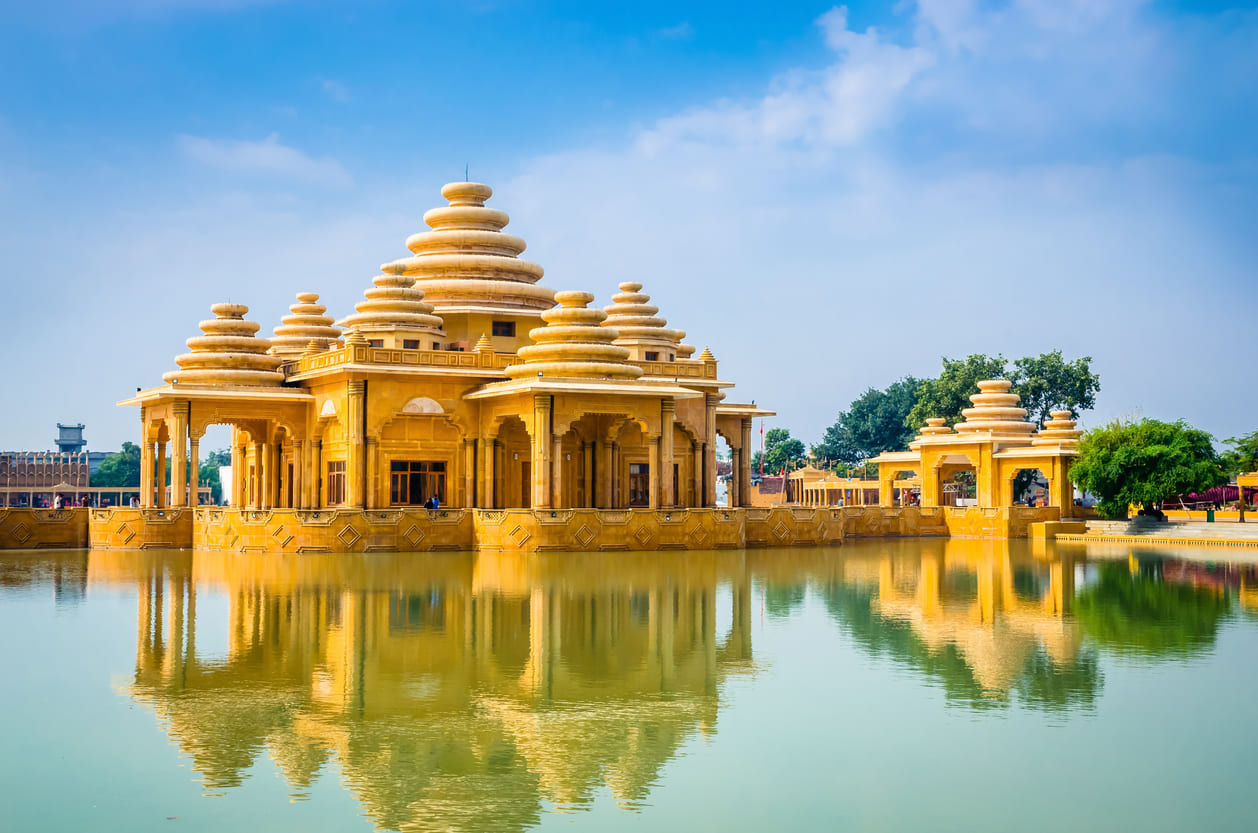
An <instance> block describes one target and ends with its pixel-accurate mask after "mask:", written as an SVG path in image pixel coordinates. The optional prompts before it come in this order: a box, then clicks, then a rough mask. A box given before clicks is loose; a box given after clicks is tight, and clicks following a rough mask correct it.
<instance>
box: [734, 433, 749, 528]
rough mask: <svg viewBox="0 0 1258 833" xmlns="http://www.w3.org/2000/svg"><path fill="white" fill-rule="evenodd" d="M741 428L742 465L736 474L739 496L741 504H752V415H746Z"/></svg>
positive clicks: (740, 458)
mask: <svg viewBox="0 0 1258 833" xmlns="http://www.w3.org/2000/svg"><path fill="white" fill-rule="evenodd" d="M739 428H741V429H742V430H741V432H740V433H741V435H742V436H741V438H740V442H741V443H742V446H743V449H742V451H743V453H742V456H741V457H739V460H740V461H741V465H740V466H739V467H738V469H737V471H736V473H735V476H736V477H737V478H738V497H739V500H740V503H739V504H738V505H739V506H750V505H751V417H744V418H743V421H742V423H741V424H740V425H739Z"/></svg>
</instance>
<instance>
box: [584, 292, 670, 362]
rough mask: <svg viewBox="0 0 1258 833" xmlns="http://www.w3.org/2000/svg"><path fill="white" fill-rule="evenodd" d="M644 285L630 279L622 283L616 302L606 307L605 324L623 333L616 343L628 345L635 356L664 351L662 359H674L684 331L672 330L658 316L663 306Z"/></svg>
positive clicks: (613, 297) (639, 357) (643, 357)
mask: <svg viewBox="0 0 1258 833" xmlns="http://www.w3.org/2000/svg"><path fill="white" fill-rule="evenodd" d="M641 289H642V284H640V283H636V282H634V281H628V282H626V283H622V284H621V285H620V292H619V293H617V294H616V295H613V296H612V301H614V302H615V303H613V304H611V305H610V306H606V307H603V311H604V312H606V313H607V319H606V320H605V321H603V326H604V327H611V328H612V329H614V330H615V331H616V332H618V333H620V337H619V338H617V339H616V343H617V344H619V345H622V346H624V347H628V348H629V351H630V355H632V356H633V358H635V359H638V360H642V359H645V358H646V357H645V356H644V355H642V354H643V352H645V351H646V350H650V351H652V352H660V353H664V354H665V355H661V356H660V358H661V359H663V360H665V361H671V360H672V359H673V358H675V357H676V355H677V348H678V347H679V346H680V345H681V340H682V339H683V338H685V337H686V333H685V331H684V330H670V329H668V328H667V327H666V326H665V325H666V324H667V323H668V322H667V321H665V320H664V319H663V318H659V317H657V316H656V313H657V312H659V311H660V309H659V307H657V306H654V305H652V304H651V303H650V301H651V296H650V295H647V294H646V293H645V292H642V291H641Z"/></svg>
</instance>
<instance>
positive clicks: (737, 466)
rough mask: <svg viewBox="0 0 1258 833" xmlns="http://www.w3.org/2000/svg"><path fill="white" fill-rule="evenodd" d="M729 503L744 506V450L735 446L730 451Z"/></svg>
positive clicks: (732, 505)
mask: <svg viewBox="0 0 1258 833" xmlns="http://www.w3.org/2000/svg"><path fill="white" fill-rule="evenodd" d="M730 455H731V457H730V462H731V463H732V465H731V466H730V475H729V505H730V506H731V507H735V506H742V505H743V498H742V485H743V484H742V479H743V450H742V449H741V448H735V449H733V450H732V451H731V452H730Z"/></svg>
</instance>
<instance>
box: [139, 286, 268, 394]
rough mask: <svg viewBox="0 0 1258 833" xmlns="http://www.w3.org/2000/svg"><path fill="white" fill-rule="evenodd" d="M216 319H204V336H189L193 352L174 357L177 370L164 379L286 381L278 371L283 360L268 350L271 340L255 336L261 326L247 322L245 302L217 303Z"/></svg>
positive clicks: (182, 382) (214, 382) (193, 382)
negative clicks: (245, 318) (177, 366)
mask: <svg viewBox="0 0 1258 833" xmlns="http://www.w3.org/2000/svg"><path fill="white" fill-rule="evenodd" d="M210 311H211V312H213V313H214V314H215V315H216V316H218V317H217V318H212V319H210V320H208V321H202V322H201V324H200V325H199V326H200V327H201V332H203V333H205V335H203V336H194V337H193V338H190V339H188V349H190V350H191V351H192V352H191V353H184V354H183V355H180V356H176V357H175V364H177V365H179V369H178V370H172V371H170V372H169V373H166V374H163V376H162V379H164V380H165V381H167V382H170V383H172V384H174V383H178V384H180V385H207V386H208V385H259V386H261V385H278V384H280V382H282V381H284V374H283V373H280V372H279V366H280V364H281V363H282V362H283V359H281V358H280V357H278V356H272V355H269V354H268V353H267V350H268V349H269V348H270V347H271V342H270V341H269V340H268V339H265V338H256V337H255V335H254V334H255V333H257V332H258V329H259V325H258V324H257V323H255V322H253V321H245V320H244V316H245V313H247V312H249V308H248V307H247V306H245V305H244V304H215V305H214V306H212V307H210Z"/></svg>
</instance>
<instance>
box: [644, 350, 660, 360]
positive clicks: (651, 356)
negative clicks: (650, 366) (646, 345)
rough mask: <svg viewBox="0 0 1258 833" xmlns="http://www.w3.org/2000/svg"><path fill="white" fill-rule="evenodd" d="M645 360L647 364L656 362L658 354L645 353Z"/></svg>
mask: <svg viewBox="0 0 1258 833" xmlns="http://www.w3.org/2000/svg"><path fill="white" fill-rule="evenodd" d="M646 360H647V361H649V362H658V361H659V360H660V354H659V353H653V352H651V351H650V350H648V351H647V353H646Z"/></svg>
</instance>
